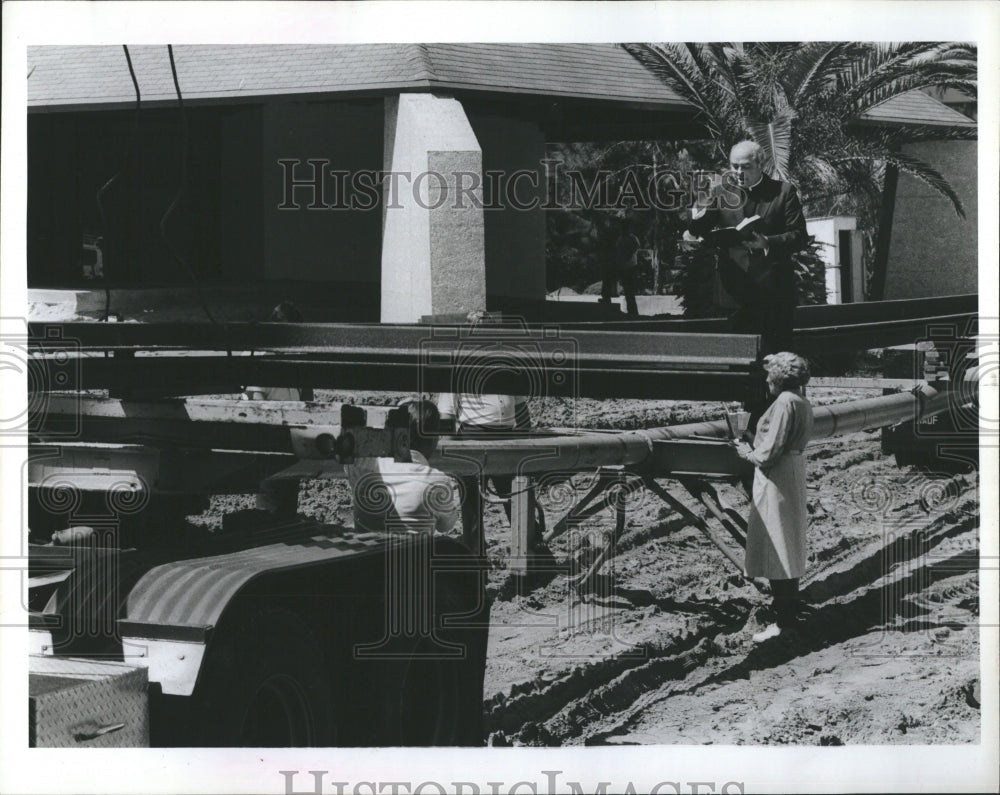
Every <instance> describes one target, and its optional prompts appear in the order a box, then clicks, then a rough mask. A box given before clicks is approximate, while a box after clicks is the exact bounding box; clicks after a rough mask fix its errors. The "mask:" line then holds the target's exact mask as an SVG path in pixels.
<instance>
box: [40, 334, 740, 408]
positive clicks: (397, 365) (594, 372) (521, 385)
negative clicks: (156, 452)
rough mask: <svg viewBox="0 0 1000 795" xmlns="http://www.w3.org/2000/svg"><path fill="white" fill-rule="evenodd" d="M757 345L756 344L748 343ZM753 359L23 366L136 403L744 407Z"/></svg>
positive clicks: (46, 378) (157, 360) (125, 361)
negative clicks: (257, 387)
mask: <svg viewBox="0 0 1000 795" xmlns="http://www.w3.org/2000/svg"><path fill="white" fill-rule="evenodd" d="M752 339H754V340H756V339H757V338H752ZM754 358H755V357H752V358H747V359H743V360H735V361H734V359H733V358H731V357H728V356H727V357H725V358H720V359H718V360H716V363H715V365H714V366H713V363H712V362H711V361H710V360H708V361H704V362H703V365H702V364H693V363H691V362H690V361H675V360H673V359H670V358H669V357H667V356H664V357H663V359H661V360H660V362H659V363H657V361H656V360H655V358H652V357H631V358H630V357H628V356H627V355H625V354H622V355H621V356H619V357H617V360H616V361H615V362H614V363H613V364H612V363H611V362H602V363H599V364H595V363H593V362H591V361H582V360H580V359H575V360H574V359H572V358H567V359H565V360H562V361H560V362H559V363H558V364H556V363H555V362H551V363H546V362H544V361H542V362H541V363H539V362H538V361H537V360H530V359H529V360H525V361H522V362H518V361H514V362H512V361H511V360H510V359H509V358H508V359H494V360H493V361H487V362H469V363H467V364H460V365H456V364H455V363H453V362H450V361H448V360H445V359H426V360H423V361H421V360H420V358H419V356H418V355H409V354H406V355H404V356H403V357H401V359H400V360H395V361H393V360H390V359H383V360H380V361H378V360H377V361H357V360H349V359H331V358H318V359H305V358H289V357H276V356H253V357H251V356H224V355H223V356H219V355H210V356H135V357H124V358H119V357H117V356H115V357H110V358H106V357H100V356H92V357H80V358H77V359H73V360H72V361H71V362H70V364H68V365H67V364H66V363H65V361H63V362H56V361H55V360H54V359H53V358H43V357H33V358H31V359H30V360H29V363H28V366H29V376H30V379H31V383H34V384H47V383H51V382H52V379H53V373H54V372H55V371H57V370H58V371H59V375H60V376H61V377H62V378H64V380H65V383H63V384H62V385H61V386H60V387H59V388H62V389H65V388H73V387H75V388H76V389H82V390H86V389H111V390H114V391H122V392H126V393H128V394H131V395H133V396H140V395H143V394H146V395H150V396H153V395H194V394H220V393H232V392H237V391H239V390H240V389H241V388H242V385H247V384H268V385H270V386H289V387H302V386H307V385H308V386H311V387H314V388H326V389H376V390H394V391H403V392H416V393H421V392H472V391H475V392H491V393H501V394H515V395H526V396H529V397H550V396H551V397H570V398H573V397H592V398H609V397H633V398H648V399H689V400H745V399H747V398H748V397H749V396H750V394H751V393H752V390H753V388H754V384H756V383H757V381H759V380H760V379H759V376H758V375H757V374H756V373H755V368H754Z"/></svg>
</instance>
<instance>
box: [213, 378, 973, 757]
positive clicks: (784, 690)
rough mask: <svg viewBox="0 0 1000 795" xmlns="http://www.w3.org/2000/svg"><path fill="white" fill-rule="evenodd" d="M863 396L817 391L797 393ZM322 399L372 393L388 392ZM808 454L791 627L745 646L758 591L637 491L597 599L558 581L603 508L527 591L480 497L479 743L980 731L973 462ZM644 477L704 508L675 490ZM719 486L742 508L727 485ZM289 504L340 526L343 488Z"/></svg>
mask: <svg viewBox="0 0 1000 795" xmlns="http://www.w3.org/2000/svg"><path fill="white" fill-rule="evenodd" d="M867 396H870V395H868V394H861V393H858V394H849V395H848V394H844V393H843V391H840V392H837V391H835V390H827V391H825V392H824V391H816V392H815V393H813V394H811V395H810V398H811V399H812V400H813V402H814V403H815V404H823V403H829V402H835V401H839V400H843V399H845V398H859V397H867ZM322 397H323V398H324V399H336V400H344V399H351V400H352V401H356V402H360V403H376V402H382V403H387V402H393V401H394V399H395V397H396V396H393V395H387V394H384V393H382V394H372V393H353V394H347V393H342V394H337V393H330V394H329V395H323V396H322ZM532 410H533V415H534V418H535V422H536V424H538V425H542V426H547V427H563V426H569V425H577V426H579V427H592V428H617V429H620V428H633V427H653V426H657V425H668V424H672V423H679V422H688V421H694V420H699V419H716V418H718V417H719V416H720V412H721V410H722V406H721V404H698V403H684V402H670V401H658V402H650V401H646V402H643V401H630V400H609V401H592V400H578V401H575V402H574V403H572V404H570V402H569V401H560V400H550V401H547V402H542V401H539V402H538V403H536V404H535V405H533V406H532ZM807 454H808V473H809V512H810V516H811V526H810V530H809V544H810V554H809V565H808V569H807V573H806V576H805V577H804V579H803V580H802V588H803V597H804V602H805V605H804V610H803V616H802V619H801V622H800V628H799V629H798V630H797V631H796V632H795V633H794V635H793V636H792V637H780V638H777V639H774V640H771V641H767V642H765V643H763V644H759V645H755V644H754V643H753V642H752V640H751V635H752V634H753V633H754V632H756V631H757V630H759V629H760V628H762V626H764V625H765V624H766V623H768V618H769V612H768V608H767V605H768V603H769V597H768V596H767V595H766V594H764V593H761V592H760V591H759V590H758V589H757V588H756V587H754V586H753V585H752V584H749V583H747V582H745V581H744V580H743V579H742V578H741V576H740V574H739V573H738V572H737V571H736V569H735V568H734V567H733V566H732V564H731V563H730V562H729V561H728V560H727V559H726V558H725V557H724V556H723V555H722V554H721V553H720V552H719V551H718V550H717V549H716V547H714V546H712V545H711V544H710V543H709V542H708V541H707V540H706V539H705V537H704V536H703V535H702V534H701V532H700V531H699V530H698V529H696V528H695V527H693V526H691V525H689V524H688V523H687V522H685V521H684V520H683V519H682V518H680V517H679V516H678V515H677V514H676V513H674V512H672V510H671V509H670V508H669V507H668V506H667V505H666V504H665V503H663V502H661V501H660V499H659V498H658V497H655V496H654V495H652V494H651V493H650V492H648V491H646V490H644V489H643V490H638V491H636V492H635V493H633V494H631V495H630V496H629V497H628V500H627V511H626V523H625V532H624V534H623V536H622V537H621V539H620V542H619V544H618V555H617V556H616V557H613V558H612V559H611V560H609V561H608V562H606V563H605V564H604V566H603V567H602V569H601V570H600V573H601V575H602V576H601V577H600V580H599V587H598V588H597V590H598V591H599V592H600V595H595V594H594V593H585V594H578V593H577V592H576V591H575V590H574V588H573V587H572V586H571V585H570V584H569V582H568V575H571V574H572V573H575V572H577V571H579V570H580V569H579V566H580V565H581V564H580V561H581V560H584V559H586V558H587V556H588V555H591V556H592V555H593V554H594V552H595V551H596V550H597V549H599V548H600V547H601V546H602V545H603V544H604V543H605V542H606V538H607V533H608V532H609V531H610V530H611V529H612V528H613V526H614V516H613V512H612V511H611V509H610V508H607V509H604V510H603V511H601V512H600V513H599V514H597V515H596V516H594V517H593V518H591V519H590V520H587V521H586V522H585V523H583V524H582V525H580V526H578V527H576V528H574V529H573V530H571V531H569V532H565V533H562V534H559V535H557V536H556V537H554V538H553V539H552V540H551V542H550V547H551V551H552V555H553V563H552V570H550V571H547V572H546V571H540V572H537V573H535V574H534V575H532V577H531V578H529V580H528V582H526V583H525V582H523V581H521V580H520V579H519V578H515V577H513V576H512V575H511V574H510V572H509V570H508V567H507V565H506V563H507V556H508V554H509V545H510V530H509V525H508V522H507V519H506V517H505V515H504V513H503V510H502V506H501V505H500V504H499V503H497V502H495V501H493V502H489V503H488V504H487V507H486V511H485V524H486V532H487V544H488V554H489V558H490V563H491V572H490V580H489V586H488V590H489V592H490V594H491V596H492V597H493V600H494V602H493V606H492V624H491V629H490V642H489V656H488V662H487V671H486V686H485V703H484V715H485V724H486V730H487V734H488V738H489V743H490V744H491V745H494V746H504V745H522V746H558V745H602V744H612V745H615V744H618V745H633V744H654V743H656V744H659V743H678V744H713V743H714V744H735V745H742V744H768V745H780V744H793V745H810V744H812V745H842V744H843V745H846V744H888V743H912V744H923V743H933V744H961V743H977V742H979V736H980V715H979V700H978V699H979V633H978V629H977V620H978V610H979V591H978V575H977V570H978V566H979V562H978V560H979V559H978V549H979V498H978V483H977V478H976V475H975V473H972V474H948V473H935V472H928V471H924V470H918V469H916V468H913V467H903V468H899V467H897V466H896V465H895V461H894V459H893V458H892V457H891V456H887V455H884V454H883V453H882V452H881V446H880V436H879V433H878V432H874V433H854V434H850V435H847V436H840V437H835V438H832V439H828V440H823V441H819V442H817V443H814V444H812V445H811V446H810V447H809V448H808V450H807ZM592 482H593V473H583V474H580V475H578V476H575V477H574V478H572V480H571V481H569V482H568V483H566V482H561V483H560V482H553V483H551V484H546V483H545V482H544V481H542V482H541V483H540V488H539V499H540V501H541V502H542V504H543V506H544V508H545V513H546V517H547V521H548V526H549V527H552V526H554V524H555V523H556V522H557V521H558V520H559V519H560V518H562V516H564V515H565V514H566V512H567V511H568V509H569V507H570V506H571V505H572V503H573V502H574V501H575V500H576V499H579V497H580V496H581V495H582V494H584V493H585V492H586V491H587V490H588V489H589V487H590V485H591V483H592ZM659 483H660V485H661V486H662V487H663V488H665V489H667V490H668V491H670V492H671V493H672V494H674V495H675V496H677V497H680V498H682V499H683V501H684V502H685V503H686V504H687V505H688V506H689V507H690V508H691V509H692V510H694V511H695V512H696V513H699V514H702V515H703V514H704V513H705V511H704V509H703V508H701V506H700V504H698V503H696V501H695V500H694V499H693V498H691V497H690V495H686V493H685V492H684V491H683V490H682V489H681V488H680V486H679V484H677V483H676V482H673V481H670V480H666V479H664V480H661V481H659ZM715 486H716V488H717V490H718V492H719V494H720V496H721V499H722V501H723V503H724V504H725V505H727V506H728V507H731V508H732V509H734V510H736V511H738V512H739V513H740V514H742V515H745V512H746V507H747V499H746V495H745V493H744V492H743V490H742V487H740V486H739V485H738V484H734V483H728V482H717V483H716V484H715ZM237 499H239V498H237ZM232 500H233V498H227V499H226V501H225V503H226V505H225V507H227V508H228V507H232V506H233V502H232ZM222 507H223V505H222V503H217V504H216V506H215V509H216V510H218V509H220V508H222ZM300 508H301V510H302V511H303V512H305V513H308V514H310V515H313V516H315V517H316V518H318V519H322V520H324V521H348V520H349V517H350V496H349V494H348V491H347V489H346V486H345V485H344V484H343V483H342V482H338V481H329V480H324V481H307V482H305V483H304V484H303V487H302V492H301V497H300ZM714 529H715V533H716V537H717V538H719V539H722V540H724V541H726V542H728V543H729V544H730V546H731V548H732V551H733V552H734V554H737V556H738V557H740V558H741V554H740V550H738V549H737V547H736V545H735V543H733V542H731V541H729V539H728V537H727V536H726V535H725V533H724V532H722V531H721V530H720V528H719V526H717V525H716V526H715V528H714Z"/></svg>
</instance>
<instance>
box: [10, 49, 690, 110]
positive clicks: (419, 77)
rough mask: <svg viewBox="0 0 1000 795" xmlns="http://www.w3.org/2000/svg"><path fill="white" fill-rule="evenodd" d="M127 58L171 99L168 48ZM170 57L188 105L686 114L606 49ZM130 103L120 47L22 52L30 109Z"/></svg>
mask: <svg viewBox="0 0 1000 795" xmlns="http://www.w3.org/2000/svg"><path fill="white" fill-rule="evenodd" d="M129 53H130V55H131V57H132V62H133V65H134V67H135V72H136V79H137V81H138V83H139V88H140V91H141V93H142V100H143V102H165V101H175V92H174V85H173V78H172V76H171V73H170V62H169V58H168V55H167V48H166V46H148V45H142V46H131V47H129ZM174 57H175V61H176V65H177V74H178V81H179V83H180V87H181V91H182V93H183V95H184V98H185V99H186V100H190V101H206V102H208V101H212V100H230V101H231V100H234V99H235V100H240V99H246V100H254V99H258V98H260V97H264V96H272V95H278V94H331V95H332V94H338V95H339V94H358V93H361V94H388V93H396V92H398V91H401V90H402V91H406V90H440V89H446V90H466V91H487V92H494V93H496V92H499V93H505V94H511V93H513V94H534V95H541V96H552V97H572V98H578V99H591V100H602V101H606V102H614V103H629V104H633V105H635V104H638V105H643V106H648V107H660V108H663V109H670V110H680V109H687V108H689V106H688V105H687V103H685V102H684V101H683V100H681V99H680V97H678V96H677V94H675V93H674V92H673V91H671V90H670V89H669V88H667V87H666V86H664V85H663V84H662V83H661V82H660V81H659V80H657V79H656V77H654V76H653V75H652V74H651V73H650V72H648V71H647V70H646V69H644V68H643V67H642V66H641V65H640V64H639V63H638V62H637V61H636V60H635V59H634V58H633V57H632V56H631V55H629V54H628V53H627V52H625V51H624V50H623V49H622V48H621V47H619V46H617V45H616V44H611V43H597V44H331V45H317V44H288V45H178V46H175V47H174ZM134 101H135V91H134V89H133V86H132V81H131V78H130V77H129V71H128V65H127V63H126V60H125V53H124V51H123V49H122V48H121V47H113V46H96V47H95V46H45V47H29V48H28V105H29V107H31V108H36V109H42V108H46V107H48V108H51V109H55V108H56V107H63V108H65V107H67V106H86V107H88V108H95V107H101V106H114V105H120V104H122V103H131V102H134Z"/></svg>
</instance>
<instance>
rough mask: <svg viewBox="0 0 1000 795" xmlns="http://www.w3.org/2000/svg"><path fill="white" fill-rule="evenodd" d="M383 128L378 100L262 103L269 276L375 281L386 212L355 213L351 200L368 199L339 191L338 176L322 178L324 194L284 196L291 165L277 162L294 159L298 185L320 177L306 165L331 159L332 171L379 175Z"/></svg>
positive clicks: (301, 190)
mask: <svg viewBox="0 0 1000 795" xmlns="http://www.w3.org/2000/svg"><path fill="white" fill-rule="evenodd" d="M382 126H383V106H382V101H381V100H372V101H359V102H315V103H312V102H283V101H280V100H278V101H274V102H271V103H268V104H267V105H265V106H264V108H263V112H262V120H261V131H262V132H261V160H260V164H259V168H260V169H261V173H262V175H263V197H262V205H263V208H264V210H263V213H264V215H263V227H264V232H263V234H264V240H263V251H264V276H265V277H266V278H269V279H277V278H281V279H302V280H310V281H343V282H367V283H371V284H378V281H379V273H380V256H381V211H380V208H379V206H378V204H377V202H376V203H375V205H374V206H373V207H371V208H370V209H350V208H349V207H347V205H349V203H350V201H351V198H352V197H356V198H358V199H359V200H361V199H364V197H363V196H361V195H360V194H357V193H356V192H355V191H347V192H338V182H337V180H335V179H333V178H328V179H326V180H324V182H323V186H322V189H321V190H320V191H317V190H316V189H315V188H314V186H313V185H305V186H300V187H296V188H294V189H293V190H294V194H293V195H286V187H287V186H286V179H287V178H288V177H289V172H288V168H289V166H287V165H286V166H282V165H281V164H280V162H279V161H281V160H290V161H295V165H293V166H292V167H291V168H292V169H293V170H292V172H291V176H292V177H293V178H294V179H297V180H309V179H310V178H311V177H312V176H314V175H315V173H316V172H315V170H314V167H313V166H310V165H309V164H308V162H307V161H309V160H325V161H329V166H328V167H327V168H328V169H330V170H337V171H342V172H346V173H348V174H351V175H353V174H357V173H359V172H361V171H364V170H367V171H370V172H376V171H378V170H379V169H381V167H382ZM317 168H322V166H318V167H317ZM340 184H341V185H343V181H341V183H340ZM338 206H339V209H331V207H338Z"/></svg>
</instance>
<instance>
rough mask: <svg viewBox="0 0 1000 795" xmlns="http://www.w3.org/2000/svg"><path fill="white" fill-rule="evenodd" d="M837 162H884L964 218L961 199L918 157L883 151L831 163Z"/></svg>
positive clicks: (843, 158) (850, 156) (848, 156)
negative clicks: (949, 203) (919, 184)
mask: <svg viewBox="0 0 1000 795" xmlns="http://www.w3.org/2000/svg"><path fill="white" fill-rule="evenodd" d="M838 160H839V162H844V163H846V162H851V161H871V160H884V161H885V162H886V163H888V164H890V165H893V166H895V167H896V168H898V169H899V170H900V171H901V172H903V173H905V174H909V175H910V176H912V177H915V178H916V179H919V180H920V181H921V182H923V183H924V184H925V185H927V186H928V187H930V188H932V189H933V190H934V191H935V192H937V193H938V194H939V195H941V196H943V197H944V198H946V199H948V201H950V202H951V205H952V208H953V209H954V210H955V214H956V215H957V216H958V217H959V218H963V219H964V218H965V207H964V206H963V204H962V199H961V198H960V197H959V195H958V194H957V193H956V192H955V189H954V188H953V187H952V186H951V184H950V183H949V182H948V180H947V179H945V178H944V177H943V176H942V175H941V172H939V171H938V170H937V169H936V168H934V167H933V166H931V165H929V164H927V163H925V162H924V161H923V160H921V159H920V158H918V157H914V156H912V155H908V154H905V153H904V152H892V151H883V152H878V153H871V154H864V153H859V154H856V155H844V156H842V157H841V158H838V159H837V160H832V161H831V162H837V161H838Z"/></svg>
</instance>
